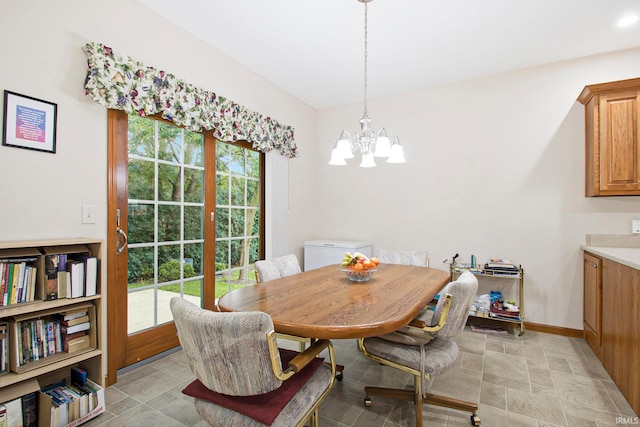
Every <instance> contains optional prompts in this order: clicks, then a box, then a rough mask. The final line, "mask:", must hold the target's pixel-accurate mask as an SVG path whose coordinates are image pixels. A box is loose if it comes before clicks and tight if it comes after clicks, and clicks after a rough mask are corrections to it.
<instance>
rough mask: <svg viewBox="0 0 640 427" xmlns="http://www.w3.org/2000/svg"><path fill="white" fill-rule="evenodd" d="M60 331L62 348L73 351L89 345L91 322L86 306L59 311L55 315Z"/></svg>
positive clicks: (68, 351)
mask: <svg viewBox="0 0 640 427" xmlns="http://www.w3.org/2000/svg"><path fill="white" fill-rule="evenodd" d="M56 317H57V319H58V321H59V322H60V330H61V332H62V350H63V351H66V352H67V353H75V352H76V351H80V350H84V349H86V348H88V347H89V345H90V343H91V342H90V340H89V329H90V328H91V322H90V320H89V312H88V310H87V308H83V309H79V310H77V311H72V312H67V313H61V314H59V315H57V316H56Z"/></svg>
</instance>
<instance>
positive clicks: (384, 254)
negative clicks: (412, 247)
mask: <svg viewBox="0 0 640 427" xmlns="http://www.w3.org/2000/svg"><path fill="white" fill-rule="evenodd" d="M376 256H377V257H378V259H379V260H380V262H381V263H383V264H404V265H415V266H418V267H429V252H427V251H397V250H391V249H378V250H377V251H376Z"/></svg>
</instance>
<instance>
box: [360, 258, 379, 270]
mask: <svg viewBox="0 0 640 427" xmlns="http://www.w3.org/2000/svg"><path fill="white" fill-rule="evenodd" d="M362 266H363V267H364V269H365V270H367V269H369V268H373V267H375V266H376V265H375V264H374V263H373V262H371V260H369V259H368V260H366V261H364V262H363V263H362Z"/></svg>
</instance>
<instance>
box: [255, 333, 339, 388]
mask: <svg viewBox="0 0 640 427" xmlns="http://www.w3.org/2000/svg"><path fill="white" fill-rule="evenodd" d="M267 342H268V343H269V355H270V357H271V368H272V369H273V373H274V375H275V376H276V377H277V378H278V379H279V380H281V381H285V380H287V379H289V378H291V376H293V375H294V374H296V373H297V372H300V371H301V370H302V368H304V367H305V366H307V365H308V364H309V362H311V361H312V360H313V359H314V358H316V357H317V356H318V355H319V354H320V353H321V352H322V351H323V350H324V349H326V348H328V349H329V364H330V365H331V374H332V376H333V377H335V375H336V360H335V353H334V350H333V344H332V343H331V341H329V340H317V341H316V342H314V343H313V344H312V345H311V346H309V348H307V349H306V350H305V351H303V352H302V353H299V354H298V355H297V356H295V357H294V358H293V359H291V360H290V361H289V365H288V367H287V369H285V370H284V371H283V370H282V366H281V362H280V351H279V350H278V342H277V339H276V333H275V331H270V332H269V333H268V334H267Z"/></svg>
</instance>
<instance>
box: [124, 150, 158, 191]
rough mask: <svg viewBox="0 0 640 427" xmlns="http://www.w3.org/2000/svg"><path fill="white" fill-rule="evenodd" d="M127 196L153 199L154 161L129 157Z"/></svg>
mask: <svg viewBox="0 0 640 427" xmlns="http://www.w3.org/2000/svg"><path fill="white" fill-rule="evenodd" d="M128 169H129V172H128V173H129V198H130V199H134V200H153V193H154V191H155V174H154V163H153V162H150V161H146V160H137V159H131V158H130V159H129V167H128Z"/></svg>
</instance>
